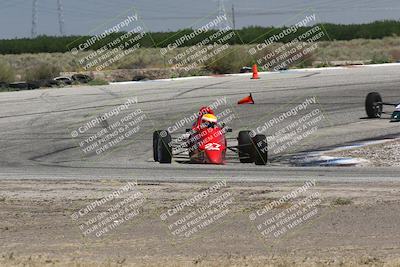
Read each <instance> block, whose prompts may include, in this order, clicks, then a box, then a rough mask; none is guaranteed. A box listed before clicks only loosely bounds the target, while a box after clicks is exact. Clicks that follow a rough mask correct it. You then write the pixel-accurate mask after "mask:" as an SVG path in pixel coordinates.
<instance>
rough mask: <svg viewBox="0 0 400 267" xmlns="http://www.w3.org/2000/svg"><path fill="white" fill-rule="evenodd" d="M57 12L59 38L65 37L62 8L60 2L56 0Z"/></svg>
mask: <svg viewBox="0 0 400 267" xmlns="http://www.w3.org/2000/svg"><path fill="white" fill-rule="evenodd" d="M57 6H58V8H57V10H58V23H59V25H60V34H61V36H64V35H65V22H64V14H63V13H64V10H63V6H62V1H61V0H57Z"/></svg>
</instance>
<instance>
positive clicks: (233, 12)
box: [232, 4, 236, 30]
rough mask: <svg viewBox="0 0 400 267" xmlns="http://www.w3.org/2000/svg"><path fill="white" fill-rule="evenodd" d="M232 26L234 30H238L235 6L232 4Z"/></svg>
mask: <svg viewBox="0 0 400 267" xmlns="http://www.w3.org/2000/svg"><path fill="white" fill-rule="evenodd" d="M232 26H233V29H234V30H236V21H235V6H234V5H233V4H232Z"/></svg>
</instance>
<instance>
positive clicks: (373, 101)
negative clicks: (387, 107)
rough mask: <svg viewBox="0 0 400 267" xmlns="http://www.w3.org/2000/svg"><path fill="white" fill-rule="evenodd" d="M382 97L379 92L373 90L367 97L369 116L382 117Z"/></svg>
mask: <svg viewBox="0 0 400 267" xmlns="http://www.w3.org/2000/svg"><path fill="white" fill-rule="evenodd" d="M381 102H382V97H381V95H380V94H379V93H377V92H372V93H369V94H368V95H367V97H366V98H365V111H366V112H367V116H368V118H380V117H381V115H382V104H377V103H381Z"/></svg>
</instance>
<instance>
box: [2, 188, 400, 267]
mask: <svg viewBox="0 0 400 267" xmlns="http://www.w3.org/2000/svg"><path fill="white" fill-rule="evenodd" d="M128 182H130V183H128ZM311 182H315V181H313V180H311ZM311 182H307V183H272V182H271V183H268V182H266V183H262V184H258V183H231V182H230V181H229V180H226V181H224V180H218V181H215V182H212V183H208V184H207V183H145V182H140V183H138V184H135V181H127V180H103V181H91V180H82V181H76V180H46V181H43V180H20V181H18V180H1V181H0V218H1V221H0V265H1V266H100V265H101V266H293V265H296V266H323V265H333V266H360V265H370V266H383V265H384V266H400V261H399V259H400V226H399V224H398V223H399V221H400V215H399V214H400V205H399V204H400V183H391V182H385V183H380V182H375V183H359V184H352V183H319V182H316V184H315V186H309V187H307V188H306V189H305V190H304V192H300V191H299V188H300V186H303V187H302V188H303V189H304V186H306V185H307V184H308V185H309V184H310V183H311ZM224 183H226V184H224ZM311 184H312V183H311ZM130 186H131V187H130ZM124 188H125V189H126V188H128V189H129V190H130V191H124V192H123V193H121V190H124ZM208 188H218V190H215V191H213V192H212V193H210V194H209V195H208V196H207V198H204V199H203V200H204V201H203V200H202V201H198V202H194V203H193V202H192V205H191V206H189V207H187V206H186V207H184V208H182V211H180V213H179V215H178V216H177V217H176V216H175V214H174V215H171V216H170V217H168V216H169V215H168V216H167V219H166V220H165V221H162V219H161V217H162V215H163V214H169V213H168V212H171V213H172V211H171V210H172V208H173V207H178V206H176V205H177V204H179V203H183V201H184V200H187V201H189V200H191V199H193V197H194V196H197V195H198V194H200V193H203V192H205V191H204V190H207V189H208ZM115 192H120V193H119V195H118V197H116V198H114V199H112V200H110V201H108V202H106V203H102V204H101V205H100V204H99V205H98V206H95V207H94V206H93V205H92V206H89V204H92V203H95V201H96V200H97V201H99V202H98V203H100V201H101V200H104V199H106V197H107V196H110V194H112V193H115ZM208 192H209V191H208ZM293 192H297V195H296V196H295V197H292V198H289V199H288V200H287V201H284V202H281V203H279V205H275V206H269V205H270V204H271V203H276V202H274V201H278V200H279V199H282V197H283V196H287V195H288V194H290V193H292V194H293ZM132 196H133V197H134V199H135V201H136V202H130V203H131V204H132V203H136V204H137V205H136V206H134V209H135V212H137V213H135V214H136V215H135V216H133V217H131V218H130V219H128V220H126V221H122V223H121V218H122V217H120V218H117V219H113V220H112V221H111V223H114V226H115V227H114V228H113V229H112V230H110V231H109V232H107V233H104V234H102V235H100V236H96V234H95V233H94V232H91V233H89V232H84V231H82V230H81V228H82V229H88V228H85V227H86V226H88V225H89V227H91V226H93V225H94V224H96V223H93V224H90V223H89V221H90V220H93V218H101V219H102V220H104V218H107V216H109V215H110V214H112V212H110V208H116V209H114V210H112V211H116V212H121V211H122V210H124V209H125V208H126V207H127V206H126V205H125V206H123V205H120V206H118V205H117V204H118V203H120V204H121V203H123V201H126V200H127V199H129V197H132ZM222 196H227V197H224V198H222ZM292 196H293V195H292ZM311 196H312V198H311ZM108 199H109V198H108ZM217 199H219V200H223V201H220V202H219V203H218V205H221V206H218V207H219V208H221V209H220V210H222V208H227V209H224V210H227V212H226V213H224V216H220V217H218V218H217V217H214V218H217V219H215V220H214V221H213V222H211V223H209V224H208V225H205V224H203V226H204V227H203V228H201V229H199V228H197V229H199V231H198V232H195V233H192V235H187V236H179V235H177V233H176V232H175V235H174V233H173V230H175V229H177V228H174V227H173V226H172V227H171V225H173V223H177V222H178V221H179V220H177V219H182V218H184V217H185V218H188V217H186V216H187V215H189V214H191V212H193V211H196V210H198V209H199V208H200V209H201V208H202V207H205V205H206V204H207V203H211V202H210V201H215V200H217ZM310 199H311V200H312V201H314V202H312V203H314V204H313V205H311V202H305V201H307V200H310ZM140 200H141V201H140ZM301 201H304V202H303V203H305V205H306V206H307V207H309V208H310V209H309V210H311V209H313V210H317V212H316V213H315V214H314V216H312V217H309V218H305V217H303V219H304V218H305V219H304V220H303V221H302V223H300V224H296V225H295V224H294V223H293V222H294V220H292V221H290V222H289V223H291V227H292V228H290V229H289V228H288V227H286V229H287V232H285V233H282V234H280V235H276V236H275V234H276V233H277V232H271V234H267V235H263V234H262V233H261V231H259V228H258V227H259V224H260V223H262V222H266V220H265V219H266V218H267V219H268V218H269V219H271V218H278V217H276V216H277V215H279V214H282V212H285V211H288V210H289V209H291V211H292V208H293V207H295V204H296V203H301ZM124 203H125V204H126V203H128V202H124ZM213 203H217V202H213ZM223 203H225V205H222V204H223ZM85 207H92V208H93V207H94V208H93V209H92V210H90V211H89V212H88V213H85V212H86V211H87V209H86V210H85V209H84V208H85ZM216 207H217V206H213V208H214V210H215V208H216ZM264 207H270V208H271V210H269V211H268V213H265V214H267V215H266V217H262V216H261V215H260V216H259V217H257V219H255V220H251V215H252V214H255V213H257V211H258V212H260V211H262V210H263V208H264ZM304 207H305V206H303V208H304ZM296 208H297V207H296ZM79 210H81V214H83V215H80V214H79ZM210 210H211V209H210ZM264 210H265V209H264ZM298 210H300V208H299V209H293V211H294V212H297V211H298ZM106 211H108V213H107V212H106ZM129 211H133V209H132V210H129ZM203 211H205V210H203ZM77 212H78V215H79V216H78V217H74V216H76V214H77ZM103 212H106V213H103ZM261 213H262V212H261ZM261 213H260V214H261ZM101 214H107V216H106V217H101V216H100V215H101ZM126 214H127V213H125V214H124V216H125V215H126ZM177 214H178V213H177ZM220 214H222V213H220ZM265 214H264V215H263V216H265ZM174 216H175V217H174ZM302 216H303V215H302ZM77 218H78V219H77ZM193 218H194V217H193ZM193 218H192V219H193ZM210 218H211V216H210ZM282 218H285V217H280V220H282ZM298 218H300V217H298ZM278 219H279V218H278ZM278 221H279V220H277V223H278ZM91 222H93V221H91ZM97 222H99V221H97ZM118 222H119V223H118ZM286 222H288V221H286ZM85 223H86V226H84V227H82V225H85ZM185 223H186V222H185ZM274 223H275V222H274ZM181 225H182V224H181ZM269 225H270V224H269ZM286 226H289V225H288V224H286ZM80 227H81V228H80ZM171 229H172V230H171ZM97 233H99V232H97Z"/></svg>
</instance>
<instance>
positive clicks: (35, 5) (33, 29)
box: [31, 0, 38, 38]
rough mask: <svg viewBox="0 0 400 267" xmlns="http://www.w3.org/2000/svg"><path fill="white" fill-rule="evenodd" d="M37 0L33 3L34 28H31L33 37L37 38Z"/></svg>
mask: <svg viewBox="0 0 400 267" xmlns="http://www.w3.org/2000/svg"><path fill="white" fill-rule="evenodd" d="M37 1H38V0H33V4H32V30H31V36H32V38H35V37H36V36H37V23H38V15H37Z"/></svg>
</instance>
